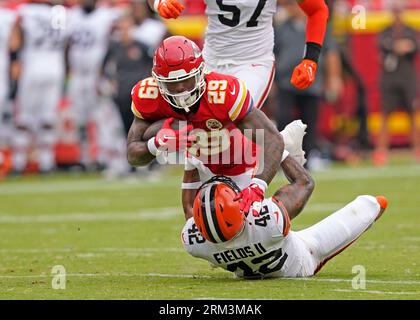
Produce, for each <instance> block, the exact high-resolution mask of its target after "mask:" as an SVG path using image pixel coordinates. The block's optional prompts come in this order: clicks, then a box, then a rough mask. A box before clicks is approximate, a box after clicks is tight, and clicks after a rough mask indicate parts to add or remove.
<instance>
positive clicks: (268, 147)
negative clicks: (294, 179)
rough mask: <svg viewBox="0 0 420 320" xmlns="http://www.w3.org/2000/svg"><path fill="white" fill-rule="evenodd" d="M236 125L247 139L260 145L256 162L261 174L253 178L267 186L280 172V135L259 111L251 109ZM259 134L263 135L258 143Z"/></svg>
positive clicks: (281, 145)
mask: <svg viewBox="0 0 420 320" xmlns="http://www.w3.org/2000/svg"><path fill="white" fill-rule="evenodd" d="M236 125H237V127H238V128H239V130H241V132H242V133H243V134H244V135H245V136H246V137H247V138H248V139H251V140H252V141H253V142H254V143H256V144H259V145H261V147H262V150H261V153H260V154H261V156H260V159H258V160H259V168H260V169H261V170H262V172H260V173H259V174H257V175H256V176H255V178H258V179H261V180H264V181H265V182H266V183H267V184H269V183H270V182H271V180H273V178H274V176H275V175H276V173H277V172H278V171H279V170H280V161H279V159H281V158H282V155H283V151H284V141H283V137H282V135H281V134H280V132H279V131H278V130H277V128H276V126H275V125H274V124H273V122H271V120H270V119H268V118H267V116H266V115H265V114H264V113H263V112H262V111H261V110H259V109H253V110H252V111H251V112H250V113H249V114H248V115H247V116H246V117H245V118H243V119H242V120H241V121H240V122H238V123H237V124H236ZM261 132H262V133H263V136H262V137H263V139H264V140H263V141H259V140H261V139H260V137H261V134H259V133H261ZM261 159H263V160H261Z"/></svg>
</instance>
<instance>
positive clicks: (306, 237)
mask: <svg viewBox="0 0 420 320" xmlns="http://www.w3.org/2000/svg"><path fill="white" fill-rule="evenodd" d="M279 160H280V159H279ZM281 167H282V169H283V171H284V173H285V174H286V175H287V177H289V181H291V183H290V184H288V185H285V186H283V187H281V188H279V189H278V190H277V192H276V193H275V194H274V195H273V196H272V197H271V198H266V199H264V200H263V202H262V209H261V211H260V215H259V216H258V217H255V216H253V215H246V214H244V213H243V212H241V211H240V205H239V203H238V202H237V201H235V199H236V198H237V196H238V194H239V193H240V192H241V191H240V189H239V187H238V186H237V185H236V184H235V183H234V182H233V181H232V180H231V179H230V178H226V177H224V176H216V177H213V178H212V179H211V180H209V181H207V182H206V183H204V184H203V185H202V186H201V188H200V190H199V191H198V193H197V196H196V198H195V201H194V205H193V208H191V211H193V212H194V213H193V214H194V216H193V217H190V218H189V219H188V220H187V222H186V224H185V226H184V228H183V230H182V236H181V238H182V242H183V244H184V248H185V249H186V251H187V252H188V253H189V254H191V255H192V256H194V257H197V258H201V259H204V260H207V261H209V262H210V263H211V264H212V265H214V266H217V267H221V268H223V269H225V270H228V271H231V272H233V273H235V275H236V276H237V277H239V278H248V279H250V278H251V279H252V278H254V279H258V278H260V279H261V278H277V277H310V276H313V275H314V274H316V273H317V272H318V271H319V270H320V269H321V268H322V267H323V266H324V265H325V263H326V262H327V261H328V260H330V259H331V258H333V257H334V256H336V255H337V254H338V253H340V252H341V251H343V250H344V249H345V248H347V247H348V246H349V245H350V244H352V243H353V242H354V241H355V240H356V239H358V238H359V237H360V236H361V235H362V234H363V233H364V232H365V231H366V230H367V229H369V228H370V227H371V226H372V224H373V223H374V222H375V221H376V220H377V219H378V218H379V217H380V216H381V215H382V213H383V212H384V210H385V208H386V207H387V200H386V199H385V198H384V197H382V196H378V197H373V196H370V195H363V196H359V197H357V198H356V199H355V200H353V201H352V202H350V203H349V204H347V205H346V206H345V207H343V208H342V209H340V210H338V211H336V212H334V213H333V214H331V215H330V216H328V217H327V218H325V219H323V220H322V221H320V222H318V223H317V224H315V225H313V226H311V227H309V228H306V229H304V230H301V231H298V232H294V231H291V230H290V220H291V219H293V218H295V217H296V216H297V215H298V214H299V213H300V212H301V211H302V209H303V208H304V206H305V204H306V203H307V201H308V200H309V197H310V195H311V194H312V191H313V189H314V182H313V180H312V178H311V176H310V175H309V174H308V173H307V172H306V171H305V169H304V168H303V167H302V166H301V165H299V164H298V163H297V162H296V161H295V160H294V159H293V158H292V157H290V156H288V157H286V158H285V159H284V160H283V161H282V163H281Z"/></svg>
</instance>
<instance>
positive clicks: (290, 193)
mask: <svg viewBox="0 0 420 320" xmlns="http://www.w3.org/2000/svg"><path fill="white" fill-rule="evenodd" d="M281 167H282V169H283V172H284V173H285V174H286V175H287V177H288V178H289V179H290V181H291V183H290V184H288V185H286V186H283V187H281V188H280V189H279V190H277V192H276V193H275V195H274V197H276V198H277V199H278V200H279V201H281V202H282V203H283V205H284V206H285V208H286V210H287V212H288V214H289V217H290V219H293V218H295V217H296V216H297V215H298V214H299V213H300V212H301V211H302V210H303V208H304V207H305V205H306V203H307V202H308V200H309V198H310V196H311V194H312V192H313V190H314V188H315V182H314V180H313V179H312V177H311V176H310V175H309V174H308V172H307V171H306V170H305V169H304V168H303V167H302V166H301V165H300V164H299V163H298V162H296V160H295V159H293V158H292V157H287V158H286V159H285V160H284V161H283V162H282V163H281Z"/></svg>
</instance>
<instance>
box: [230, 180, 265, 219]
mask: <svg viewBox="0 0 420 320" xmlns="http://www.w3.org/2000/svg"><path fill="white" fill-rule="evenodd" d="M266 189H267V183H266V182H265V181H263V180H261V179H257V178H253V179H252V180H251V183H250V185H249V186H248V187H246V188H245V189H243V190H242V191H241V192H239V193H238V194H237V195H236V197H235V198H234V199H233V200H234V201H239V200H240V201H241V202H240V204H239V209H240V210H241V212H243V213H244V214H245V215H248V214H249V212H250V211H252V215H253V216H254V217H258V216H259V215H260V211H261V206H262V201H263V200H264V192H265V190H266Z"/></svg>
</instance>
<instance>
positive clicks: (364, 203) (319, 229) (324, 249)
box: [295, 195, 387, 276]
mask: <svg viewBox="0 0 420 320" xmlns="http://www.w3.org/2000/svg"><path fill="white" fill-rule="evenodd" d="M386 206H387V201H386V199H385V198H384V197H376V198H375V197H373V196H369V195H363V196H359V197H357V198H356V199H355V200H354V201H352V202H350V203H349V204H348V205H346V206H345V207H344V208H342V209H340V210H338V211H336V212H335V213H333V214H332V215H330V216H328V217H327V218H325V219H323V220H322V221H320V222H318V223H317V224H315V225H313V226H312V227H309V228H307V229H304V230H301V231H298V232H295V235H296V237H297V238H298V239H300V240H301V241H302V242H303V243H305V245H306V251H307V253H306V257H304V259H303V264H304V265H305V266H306V267H305V270H306V272H307V273H308V274H303V275H302V276H311V275H313V274H315V273H317V272H318V271H319V270H320V269H321V267H322V266H323V265H324V264H325V263H326V262H327V261H328V260H329V259H331V258H332V257H334V256H336V255H337V254H338V253H340V252H341V251H343V250H344V249H345V248H347V247H348V246H349V245H350V244H352V243H353V242H354V241H355V240H356V239H358V238H359V237H360V236H361V235H362V234H363V233H364V232H365V231H366V230H367V229H369V228H370V226H371V225H372V224H373V223H374V222H375V221H376V220H377V219H378V218H379V217H380V216H381V215H382V213H383V211H384V210H385V208H386ZM308 270H309V271H308Z"/></svg>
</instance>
